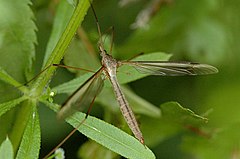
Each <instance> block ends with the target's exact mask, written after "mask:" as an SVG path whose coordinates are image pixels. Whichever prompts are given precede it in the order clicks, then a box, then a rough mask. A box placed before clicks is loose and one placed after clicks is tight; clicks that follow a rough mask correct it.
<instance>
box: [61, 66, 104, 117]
mask: <svg viewBox="0 0 240 159" xmlns="http://www.w3.org/2000/svg"><path fill="white" fill-rule="evenodd" d="M102 70H103V67H101V68H100V69H99V70H98V71H97V72H96V73H95V74H93V75H92V76H91V77H90V78H89V79H88V80H87V81H86V82H84V83H83V84H82V85H81V86H80V87H79V88H78V89H77V90H76V91H75V92H74V93H73V94H72V95H71V96H70V97H69V98H68V99H67V101H66V102H65V103H64V104H63V107H62V108H61V110H60V111H59V112H58V114H57V116H58V118H60V119H64V118H66V117H68V116H70V115H72V114H73V113H75V112H76V111H79V110H80V107H82V106H90V105H91V103H92V102H93V100H94V99H95V97H96V96H97V95H98V94H99V93H100V91H101V90H102V87H103V79H102V77H101V73H102Z"/></svg>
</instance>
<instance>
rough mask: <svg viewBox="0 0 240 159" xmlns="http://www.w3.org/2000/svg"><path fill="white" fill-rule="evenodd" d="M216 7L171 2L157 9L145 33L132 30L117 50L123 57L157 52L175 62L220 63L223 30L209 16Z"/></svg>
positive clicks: (206, 0)
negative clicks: (185, 59)
mask: <svg viewBox="0 0 240 159" xmlns="http://www.w3.org/2000/svg"><path fill="white" fill-rule="evenodd" d="M218 4H219V3H218V1H217V0H203V1H199V2H198V3H196V2H195V1H194V0H190V1H189V0H188V1H187V0H185V1H176V0H175V1H173V2H172V3H169V4H168V5H166V6H164V7H162V6H161V8H160V11H159V12H158V14H156V16H155V17H154V18H153V19H152V20H151V22H150V24H149V29H147V30H146V29H138V30H136V31H135V32H134V33H133V34H130V36H129V38H128V39H127V40H125V43H124V45H121V46H119V47H117V50H118V51H119V52H121V53H123V54H124V56H125V57H126V56H129V53H130V54H132V53H134V52H136V51H138V52H140V51H144V52H154V51H157V50H161V51H164V52H171V53H172V54H176V55H177V56H174V57H175V58H176V57H177V58H180V59H183V58H187V59H191V60H193V61H195V62H198V61H205V62H215V63H220V62H222V60H224V58H225V57H226V52H227V49H228V48H227V47H226V42H227V40H226V35H227V33H226V31H227V29H226V28H225V27H224V26H223V25H222V24H221V22H222V21H221V20H219V21H217V19H216V18H213V16H212V14H213V13H214V11H215V10H216V9H218V8H219V6H220V5H218ZM220 11H221V10H220ZM193 13H194V14H193ZM142 37H144V38H142Z"/></svg>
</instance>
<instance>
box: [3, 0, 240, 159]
mask: <svg viewBox="0 0 240 159" xmlns="http://www.w3.org/2000/svg"><path fill="white" fill-rule="evenodd" d="M154 2H155V1H148V0H138V1H136V2H133V3H130V4H128V5H126V6H122V7H121V6H120V5H119V3H120V1H117V0H104V1H94V2H93V5H94V8H95V10H96V12H97V16H98V18H99V22H100V26H101V28H102V30H103V31H106V30H108V28H109V27H110V26H114V53H113V55H114V57H116V58H118V59H128V58H130V57H133V56H134V55H136V54H138V53H141V52H144V53H148V52H156V51H161V52H166V53H170V54H172V55H173V56H172V58H171V60H178V61H186V60H187V61H193V62H200V63H207V64H211V65H214V66H216V67H217V68H218V70H219V73H218V74H214V75H209V76H196V77H186V76H185V77H156V76H150V77H146V78H144V79H141V80H137V81H135V82H132V83H130V84H129V86H130V88H131V89H132V90H133V91H134V92H135V93H136V94H138V95H139V96H141V97H143V98H144V99H146V100H147V101H149V102H151V103H153V104H154V105H156V106H159V105H161V104H163V103H164V102H168V101H177V102H179V103H180V104H181V105H182V106H184V107H187V108H189V109H191V110H193V111H194V112H195V113H197V114H200V115H204V116H205V117H207V118H208V119H209V122H208V123H207V124H206V125H204V126H203V127H202V131H203V132H204V133H207V134H208V135H209V136H210V137H209V136H208V135H207V136H208V137H206V136H205V137H204V135H203V136H201V135H196V134H195V135H194V134H189V132H185V131H179V132H178V133H172V134H171V133H170V134H164V133H163V134H159V138H160V139H159V140H158V142H157V143H154V144H151V145H149V146H150V148H151V149H152V150H153V152H154V153H155V155H156V156H157V158H159V159H172V158H177V159H183V158H184V159H185V158H202V159H208V158H209V159H210V158H211V159H213V158H214V159H215V158H216V159H217V158H218V159H220V158H222V159H226V158H233V159H235V158H240V135H239V132H240V122H239V121H240V117H239V114H240V104H239V99H240V98H239V97H240V85H239V82H240V71H239V70H238V69H239V68H240V62H239V61H240V56H239V52H240V44H239V41H240V29H239V28H240V18H239V17H240V12H239V8H240V1H234V0H202V1H195V0H181V1H178V0H168V1H167V0H165V1H164V2H163V3H161V5H160V6H159V8H158V10H157V11H156V13H155V14H154V16H151V17H150V20H149V22H148V23H147V24H146V25H145V27H144V28H137V29H131V27H130V26H131V25H132V24H133V23H134V21H135V19H136V16H137V15H138V14H139V13H140V12H141V11H142V10H144V9H146V8H147V7H148V6H151V4H152V3H154ZM57 5H58V1H49V0H34V1H33V5H32V6H31V8H32V10H33V11H34V14H35V22H36V25H37V28H38V31H37V39H38V40H37V41H38V44H37V45H36V60H35V63H34V66H35V72H36V73H37V72H39V71H40V69H41V65H42V61H43V57H44V52H45V49H46V45H47V42H48V40H49V36H50V33H51V28H52V24H53V20H54V14H55V12H56V10H57V8H56V7H57ZM68 7H69V6H68ZM71 7H72V6H71ZM82 28H83V30H84V31H85V33H86V35H87V36H88V38H89V39H90V40H91V41H92V43H93V44H97V40H98V34H97V30H96V25H95V20H94V17H93V15H92V11H91V10H89V12H88V14H87V16H86V18H85V20H84V22H83V25H82ZM76 39H78V38H76ZM76 39H75V41H74V42H73V43H76V41H77V40H76ZM76 45H77V44H73V46H72V47H71V46H70V47H69V50H68V52H67V57H66V59H65V61H64V62H65V64H68V65H73V64H72V63H71V62H69V60H68V59H70V60H71V56H70V57H69V56H68V54H70V52H73V51H75V52H81V51H82V50H83V49H84V48H83V49H82V50H81V47H82V46H78V47H75V46H76ZM96 46H97V45H94V47H95V49H96ZM1 56H2V55H1ZM96 57H98V56H96ZM76 61H77V60H76ZM79 61H80V62H79V63H80V64H79V66H81V59H79ZM9 63H10V64H13V63H11V62H9ZM84 65H86V66H87V67H91V64H90V66H89V62H86V64H83V66H82V67H84ZM94 67H95V66H94ZM12 74H14V72H13V73H12ZM13 76H14V75H13ZM74 77H75V74H74V73H71V72H69V71H68V70H65V69H59V70H58V71H57V73H56V75H55V77H54V78H53V81H52V82H51V86H56V85H58V84H61V83H63V82H65V81H68V80H70V79H72V78H74ZM19 81H20V82H22V83H24V79H20V80H19ZM6 87H7V88H6ZM8 87H9V86H4V85H3V84H1V90H0V94H3V93H4V92H5V90H8V91H13V92H14V90H12V89H11V88H8ZM12 94H13V95H11V96H8V97H5V98H4V99H1V102H2V101H8V100H9V99H11V98H13V96H16V95H15V94H14V93H12ZM66 98H67V95H59V96H57V97H56V99H55V100H56V101H57V103H62V102H64V100H65V99H66ZM39 110H40V119H41V128H42V129H41V131H42V146H41V156H42V155H44V154H46V153H47V152H48V151H50V150H51V149H52V148H53V147H54V146H55V145H56V144H57V143H59V142H60V141H61V139H62V138H63V137H64V136H66V134H67V133H68V132H69V131H70V130H71V129H72V128H71V127H70V126H68V125H65V124H63V123H61V122H59V121H57V120H56V117H55V115H56V114H55V113H53V112H52V111H50V110H48V108H46V107H45V106H42V105H40V106H39ZM104 111H106V110H103V109H102V107H101V106H99V105H98V104H96V106H94V109H93V110H92V112H91V115H93V116H97V117H100V118H102V117H103V115H102V114H103V112H104ZM139 120H140V123H141V122H142V123H143V124H142V125H143V128H142V130H143V134H144V136H145V138H146V140H151V134H148V132H147V131H145V130H146V129H147V128H145V127H144V124H146V125H147V123H149V125H151V126H152V127H151V128H152V131H155V130H158V131H161V125H159V123H158V122H156V123H154V119H149V118H147V117H139ZM162 130H165V129H162ZM158 131H157V132H158ZM144 132H145V133H144ZM166 133H167V131H166ZM86 140H87V139H86V138H85V137H84V136H81V135H80V134H79V133H78V134H77V133H76V134H75V135H74V136H73V137H72V138H71V139H70V140H69V141H67V143H66V144H65V145H64V146H63V147H64V148H65V149H67V150H66V152H67V153H68V156H71V157H69V158H75V157H73V156H75V155H76V152H77V151H78V148H79V145H80V144H81V143H83V142H84V141H86ZM146 142H147V141H146ZM75 144H76V145H75ZM90 147H94V146H90ZM71 152H72V153H73V154H71ZM69 154H70V155H69ZM116 158H117V157H116Z"/></svg>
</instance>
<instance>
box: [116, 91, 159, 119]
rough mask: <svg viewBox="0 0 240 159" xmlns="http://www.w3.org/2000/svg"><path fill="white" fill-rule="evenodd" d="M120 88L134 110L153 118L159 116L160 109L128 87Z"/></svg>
mask: <svg viewBox="0 0 240 159" xmlns="http://www.w3.org/2000/svg"><path fill="white" fill-rule="evenodd" d="M121 88H122V91H123V93H124V94H125V95H126V98H127V100H128V102H129V104H130V106H131V107H132V109H133V110H134V112H136V113H138V114H143V115H147V116H149V117H155V118H157V117H160V116H161V110H160V109H159V108H157V107H156V106H154V105H153V104H151V103H149V102H148V101H146V100H144V99H143V98H141V97H140V96H138V95H136V94H135V93H134V92H132V91H131V90H130V89H128V88H126V87H121Z"/></svg>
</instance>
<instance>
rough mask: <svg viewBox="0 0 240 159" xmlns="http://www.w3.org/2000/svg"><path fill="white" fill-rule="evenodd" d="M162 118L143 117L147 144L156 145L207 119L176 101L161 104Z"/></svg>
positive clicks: (193, 128)
mask: <svg viewBox="0 0 240 159" xmlns="http://www.w3.org/2000/svg"><path fill="white" fill-rule="evenodd" d="M160 108H161V111H162V117H161V118H158V119H156V118H142V120H141V123H142V130H143V134H144V136H145V140H146V144H147V145H156V144H158V143H159V142H161V141H162V140H165V139H167V138H169V137H170V136H173V135H176V134H177V133H180V132H182V131H185V130H190V131H192V132H194V133H198V132H195V131H193V130H195V128H196V129H198V128H199V127H200V126H201V125H203V124H205V123H206V121H207V119H206V118H204V117H201V116H199V115H197V114H195V113H194V112H193V111H191V110H190V109H187V108H184V107H182V106H181V105H180V104H178V103H176V102H167V103H164V104H162V105H161V106H160ZM153 128H154V131H153Z"/></svg>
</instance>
